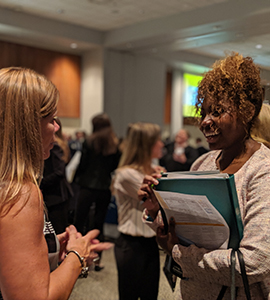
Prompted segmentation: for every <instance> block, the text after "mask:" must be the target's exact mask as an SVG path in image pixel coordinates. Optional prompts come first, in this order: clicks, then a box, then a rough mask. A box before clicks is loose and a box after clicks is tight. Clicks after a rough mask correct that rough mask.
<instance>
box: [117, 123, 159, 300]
mask: <svg viewBox="0 0 270 300" xmlns="http://www.w3.org/2000/svg"><path fill="white" fill-rule="evenodd" d="M163 146H164V145H163V142H162V141H161V138H160V127H159V126H158V125H156V124H152V123H134V124H131V125H130V126H129V128H128V133H127V137H126V140H125V147H124V150H123V154H122V157H121V160H120V163H119V167H118V169H117V170H116V174H115V179H114V193H115V197H116V204H117V208H118V230H119V232H120V236H119V238H118V239H117V240H116V243H115V258H116V263H117V270H118V290H119V299H120V300H133V299H134V300H135V299H136V300H137V299H138V298H140V299H141V300H151V299H153V300H154V299H157V296H158V286H159V272H160V271H159V249H158V245H157V242H156V237H155V232H154V231H153V230H152V229H151V228H149V226H147V225H146V224H144V223H143V222H142V211H143V205H142V202H140V201H139V200H138V196H137V191H138V189H139V188H140V186H141V184H142V182H143V179H144V176H145V175H147V174H148V175H151V174H153V173H155V167H154V166H153V165H152V164H151V162H152V159H153V158H160V157H161V156H162V148H163Z"/></svg>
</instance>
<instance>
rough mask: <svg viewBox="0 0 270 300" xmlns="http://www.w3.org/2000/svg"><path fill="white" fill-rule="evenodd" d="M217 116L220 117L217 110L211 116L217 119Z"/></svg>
mask: <svg viewBox="0 0 270 300" xmlns="http://www.w3.org/2000/svg"><path fill="white" fill-rule="evenodd" d="M219 115H220V113H219V111H218V110H215V111H213V112H212V116H214V117H219Z"/></svg>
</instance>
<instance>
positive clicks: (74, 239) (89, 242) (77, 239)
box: [66, 225, 113, 265]
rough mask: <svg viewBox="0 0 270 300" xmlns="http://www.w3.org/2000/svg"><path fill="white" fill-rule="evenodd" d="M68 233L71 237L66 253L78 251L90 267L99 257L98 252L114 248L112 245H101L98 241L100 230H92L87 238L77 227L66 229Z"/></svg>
mask: <svg viewBox="0 0 270 300" xmlns="http://www.w3.org/2000/svg"><path fill="white" fill-rule="evenodd" d="M66 232H67V234H68V236H69V240H68V242H67V245H66V251H68V250H76V251H77V252H78V253H79V254H80V256H82V257H85V259H86V261H87V263H88V265H90V264H91V263H92V262H93V259H95V258H97V257H98V254H97V252H101V251H103V250H108V249H109V248H111V247H112V246H113V244H112V243H100V242H99V240H97V239H96V237H97V236H98V235H99V230H97V229H94V230H91V231H89V232H88V233H87V234H86V235H85V236H82V235H81V233H79V232H78V231H77V229H76V228H75V226H73V225H70V226H69V227H68V228H67V229H66Z"/></svg>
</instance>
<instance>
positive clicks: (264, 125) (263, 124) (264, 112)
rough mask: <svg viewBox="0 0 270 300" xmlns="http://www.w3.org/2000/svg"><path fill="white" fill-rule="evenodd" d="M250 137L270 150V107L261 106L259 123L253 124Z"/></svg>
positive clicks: (266, 105) (267, 105)
mask: <svg viewBox="0 0 270 300" xmlns="http://www.w3.org/2000/svg"><path fill="white" fill-rule="evenodd" d="M251 137H252V138H253V139H254V140H255V141H257V142H260V143H263V144H265V145H266V146H267V147H268V148H270V105H269V104H265V103H264V104H263V105H262V109H261V112H260V114H259V122H257V123H256V124H255V126H254V127H253V128H252V131H251Z"/></svg>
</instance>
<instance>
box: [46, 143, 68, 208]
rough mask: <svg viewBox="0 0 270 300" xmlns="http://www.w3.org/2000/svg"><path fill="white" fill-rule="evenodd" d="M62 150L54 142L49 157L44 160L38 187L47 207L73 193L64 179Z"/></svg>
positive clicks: (64, 167) (58, 202) (60, 201)
mask: <svg viewBox="0 0 270 300" xmlns="http://www.w3.org/2000/svg"><path fill="white" fill-rule="evenodd" d="M62 156H63V150H62V148H61V147H60V146H59V145H58V144H55V145H54V147H53V149H52V150H51V153H50V157H49V158H48V159H46V160H45V161H44V171H43V179H42V181H41V184H40V189H41V191H42V194H43V198H44V202H45V203H46V206H47V207H50V206H52V205H56V204H60V203H62V202H65V201H67V200H68V199H69V198H70V197H71V196H72V194H73V192H72V188H71V186H70V184H69V182H68V181H67V179H66V166H65V162H64V161H63V160H62Z"/></svg>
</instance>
